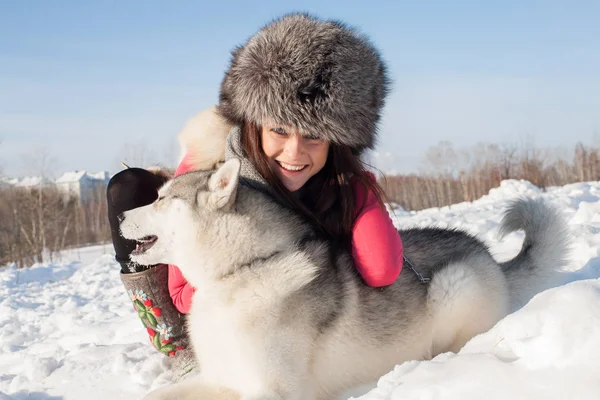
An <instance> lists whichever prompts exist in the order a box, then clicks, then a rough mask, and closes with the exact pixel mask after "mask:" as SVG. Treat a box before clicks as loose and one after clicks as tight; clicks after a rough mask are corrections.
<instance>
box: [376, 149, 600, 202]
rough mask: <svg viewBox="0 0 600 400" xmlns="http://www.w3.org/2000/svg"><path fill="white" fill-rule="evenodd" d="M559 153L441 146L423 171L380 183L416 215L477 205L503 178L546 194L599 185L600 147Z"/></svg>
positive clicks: (432, 152) (430, 151)
mask: <svg viewBox="0 0 600 400" xmlns="http://www.w3.org/2000/svg"><path fill="white" fill-rule="evenodd" d="M559 152H560V150H551V149H546V150H540V149H537V148H535V147H533V146H531V145H522V146H517V145H497V144H477V145H476V146H474V147H471V148H467V149H456V148H454V146H453V145H452V144H451V143H450V142H440V143H439V144H438V145H436V146H433V147H431V148H429V149H428V151H427V152H426V154H425V156H424V161H425V168H424V171H423V172H420V173H417V174H406V175H386V176H383V177H381V178H380V179H379V183H380V185H381V186H382V187H383V189H384V191H385V194H386V196H387V199H388V201H390V202H394V203H397V204H399V205H400V206H402V207H403V208H404V209H405V210H415V211H416V210H422V209H425V208H430V207H443V206H447V205H450V204H456V203H460V202H464V201H473V200H475V199H478V198H480V197H482V196H484V195H486V194H488V193H489V191H490V189H492V188H495V187H498V186H500V182H501V181H503V180H505V179H523V180H527V181H529V182H531V183H532V184H534V185H535V186H537V187H539V188H542V189H545V188H547V187H550V186H564V185H567V184H569V183H574V182H584V181H595V180H600V148H597V147H593V146H589V145H588V146H586V145H584V144H582V143H579V144H577V145H576V146H575V149H574V150H573V151H572V153H571V157H564V154H563V155H561V154H558V153H559ZM569 159H570V160H569Z"/></svg>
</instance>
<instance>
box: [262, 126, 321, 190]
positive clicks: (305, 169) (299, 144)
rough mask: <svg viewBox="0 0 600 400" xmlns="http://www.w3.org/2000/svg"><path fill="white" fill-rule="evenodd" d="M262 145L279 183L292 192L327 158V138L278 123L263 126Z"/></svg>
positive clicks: (319, 168)
mask: <svg viewBox="0 0 600 400" xmlns="http://www.w3.org/2000/svg"><path fill="white" fill-rule="evenodd" d="M261 137H262V149H263V151H264V152H265V154H266V156H267V159H268V160H269V163H270V164H271V166H272V167H273V169H274V170H275V173H276V174H277V177H278V178H279V180H280V181H281V183H282V184H283V185H284V186H285V187H286V188H287V189H288V190H289V191H290V192H295V191H296V190H298V189H300V188H301V187H302V186H304V184H305V183H306V182H307V181H308V180H309V179H310V178H311V177H312V176H314V175H315V174H316V173H317V172H319V171H320V170H321V169H322V168H323V167H324V166H325V163H326V162H327V154H328V151H329V142H327V141H324V140H321V139H316V138H313V137H311V136H309V135H305V136H302V135H301V134H300V133H299V132H298V131H297V130H295V129H293V128H290V127H285V126H281V125H269V124H266V125H264V126H263V127H262V133H261Z"/></svg>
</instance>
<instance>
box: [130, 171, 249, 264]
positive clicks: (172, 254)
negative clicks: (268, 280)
mask: <svg viewBox="0 0 600 400" xmlns="http://www.w3.org/2000/svg"><path fill="white" fill-rule="evenodd" d="M240 165H241V164H240V161H239V160H237V159H232V160H229V161H227V162H226V163H224V164H223V165H222V166H221V167H220V168H219V169H218V170H216V171H212V172H205V171H198V172H190V173H187V174H184V175H180V176H178V177H176V178H174V179H173V180H171V181H169V182H167V183H166V184H165V185H164V186H163V187H162V188H160V190H159V192H158V198H157V200H156V201H154V203H152V204H149V205H147V206H144V207H139V208H135V209H133V210H129V211H126V212H124V213H123V214H121V215H120V216H119V220H120V229H121V235H122V236H123V237H124V238H125V239H131V240H136V241H137V242H138V246H137V248H136V249H135V250H134V251H133V252H132V253H131V257H130V258H131V260H132V261H134V262H137V263H139V264H142V265H154V264H160V263H169V264H176V265H180V262H181V261H182V260H187V259H189V257H190V256H191V257H198V254H192V252H194V251H202V247H205V246H201V245H200V243H199V239H200V238H201V237H202V235H203V234H204V233H205V231H206V230H210V228H211V227H210V226H209V225H210V224H211V223H212V222H214V221H215V220H216V219H217V218H218V215H219V214H220V215H222V214H225V213H231V212H232V211H233V210H234V206H235V200H236V195H237V186H238V182H239V174H240Z"/></svg>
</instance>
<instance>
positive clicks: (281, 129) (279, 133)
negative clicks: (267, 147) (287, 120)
mask: <svg viewBox="0 0 600 400" xmlns="http://www.w3.org/2000/svg"><path fill="white" fill-rule="evenodd" d="M271 132H275V133H276V134H278V135H287V133H286V131H285V129H283V128H271Z"/></svg>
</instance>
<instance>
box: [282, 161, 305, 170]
mask: <svg viewBox="0 0 600 400" xmlns="http://www.w3.org/2000/svg"><path fill="white" fill-rule="evenodd" d="M279 165H281V167H282V168H283V169H286V170H288V171H302V170H303V169H304V167H306V165H301V166H299V165H291V164H286V163H284V162H282V161H279Z"/></svg>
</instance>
